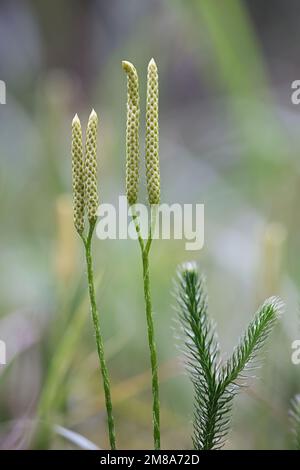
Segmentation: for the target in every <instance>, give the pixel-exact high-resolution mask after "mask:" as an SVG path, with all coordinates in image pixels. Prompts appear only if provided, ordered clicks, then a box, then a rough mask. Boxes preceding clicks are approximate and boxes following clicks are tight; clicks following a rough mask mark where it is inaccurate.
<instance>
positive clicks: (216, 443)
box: [176, 263, 282, 450]
mask: <svg viewBox="0 0 300 470" xmlns="http://www.w3.org/2000/svg"><path fill="white" fill-rule="evenodd" d="M176 296H177V302H178V311H179V318H180V323H181V327H182V332H183V336H184V346H185V348H184V349H185V354H186V358H187V361H186V362H187V368H188V370H189V373H190V375H191V380H192V383H193V386H194V394H195V405H194V419H193V427H194V433H193V438H192V439H193V444H194V447H195V449H198V450H210V449H219V448H221V447H222V445H223V443H224V439H225V437H226V435H227V433H228V430H229V426H230V417H231V408H232V401H233V398H234V396H235V395H236V394H237V392H238V391H239V390H240V388H241V387H242V385H244V382H245V373H246V371H247V370H248V369H249V368H250V367H252V368H253V361H254V359H255V358H256V356H257V354H258V352H259V351H260V350H261V348H262V347H263V346H264V344H265V342H266V340H267V338H268V336H269V334H270V332H271V330H272V327H273V326H274V323H275V321H276V320H277V318H278V316H279V314H280V311H281V308H282V304H281V302H280V301H279V300H278V299H277V298H270V299H268V300H266V301H265V303H264V304H263V305H262V306H261V307H260V308H259V310H258V311H257V313H256V315H255V317H254V319H253V320H252V322H251V323H250V325H249V326H248V328H247V330H246V332H245V334H244V335H243V337H242V338H241V339H240V341H239V344H238V346H237V347H236V348H235V350H234V352H233V354H232V356H231V357H230V358H229V359H228V360H227V362H226V363H225V364H224V365H222V364H221V358H220V348H219V343H218V339H217V335H216V332H215V329H214V326H213V324H212V322H211V320H210V319H209V317H208V304H207V293H206V287H205V281H204V279H203V277H201V276H199V273H198V270H197V266H196V264H194V263H188V264H185V265H183V266H182V267H181V268H180V269H179V271H178V283H177V289H176Z"/></svg>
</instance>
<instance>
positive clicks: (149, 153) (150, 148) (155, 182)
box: [122, 59, 160, 450]
mask: <svg viewBox="0 0 300 470" xmlns="http://www.w3.org/2000/svg"><path fill="white" fill-rule="evenodd" d="M122 66H123V69H124V70H125V72H126V74H127V123H126V195H127V201H128V204H129V206H132V207H131V209H132V217H133V220H134V223H135V228H136V232H137V235H138V240H139V244H140V248H141V253H142V262H143V281H144V297H145V309H146V320H147V330H148V343H149V350H150V361H151V371H152V396H153V405H152V421H153V440H154V448H155V449H156V450H158V449H160V404H159V381H158V362H157V352H156V344H155V338H154V324H153V313H152V301H151V292H150V273H149V252H150V248H151V244H152V238H153V231H154V229H155V215H156V208H157V204H159V198H160V178H159V156H158V73H157V67H156V64H155V62H154V60H153V59H152V60H151V61H150V62H149V65H148V78H147V106H146V155H145V161H146V179H147V190H148V202H149V205H150V207H151V214H150V219H151V220H150V229H149V234H148V239H147V240H146V241H145V242H144V240H143V239H142V237H141V233H140V226H139V222H138V218H137V215H136V213H135V208H134V204H136V203H137V199H138V183H139V115H140V108H139V85H138V84H139V82H138V74H137V71H136V69H135V67H134V66H133V65H132V64H131V63H130V62H127V61H123V62H122Z"/></svg>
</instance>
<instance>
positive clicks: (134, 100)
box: [122, 60, 140, 205]
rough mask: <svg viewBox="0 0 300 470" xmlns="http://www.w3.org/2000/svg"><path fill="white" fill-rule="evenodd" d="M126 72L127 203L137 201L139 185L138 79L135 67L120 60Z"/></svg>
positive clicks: (130, 203)
mask: <svg viewBox="0 0 300 470" xmlns="http://www.w3.org/2000/svg"><path fill="white" fill-rule="evenodd" d="M122 67H123V70H124V71H125V72H126V74H127V122H126V195H127V200H128V204H129V205H132V204H135V203H136V202H137V197H138V185H139V158H140V155H139V154H140V150H139V120H140V98H139V79H138V74H137V71H136V69H135V67H134V66H133V65H132V64H131V63H130V62H127V61H125V60H124V61H123V62H122Z"/></svg>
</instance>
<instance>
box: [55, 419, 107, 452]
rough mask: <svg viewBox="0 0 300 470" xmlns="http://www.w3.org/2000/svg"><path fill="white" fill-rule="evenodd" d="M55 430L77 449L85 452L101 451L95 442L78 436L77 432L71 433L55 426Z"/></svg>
mask: <svg viewBox="0 0 300 470" xmlns="http://www.w3.org/2000/svg"><path fill="white" fill-rule="evenodd" d="M53 430H54V431H55V432H56V433H57V434H59V435H60V436H62V437H64V438H65V439H67V441H70V442H72V444H75V445H76V446H77V447H79V448H80V449H83V450H100V448H99V447H97V446H96V444H94V443H93V442H91V441H89V440H88V439H87V438H86V437H84V436H82V435H81V434H78V433H77V432H74V431H71V430H70V429H67V428H64V427H62V426H58V425H55V426H54V427H53Z"/></svg>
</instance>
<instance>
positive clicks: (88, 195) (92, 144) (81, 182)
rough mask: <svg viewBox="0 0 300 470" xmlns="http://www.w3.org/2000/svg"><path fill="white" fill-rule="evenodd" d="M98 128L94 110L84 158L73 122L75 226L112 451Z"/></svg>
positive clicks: (77, 124) (76, 122) (79, 133)
mask: <svg viewBox="0 0 300 470" xmlns="http://www.w3.org/2000/svg"><path fill="white" fill-rule="evenodd" d="M97 127H98V117H97V114H96V112H95V111H94V110H93V111H92V112H91V114H90V117H89V120H88V125H87V131H86V145H85V158H84V151H83V143H82V130H81V124H80V120H79V118H78V116H77V114H76V115H75V117H74V119H73V122H72V179H73V205H74V225H75V228H76V230H77V232H78V234H79V236H80V237H81V239H82V241H83V245H84V249H85V258H86V266H87V277H88V290H89V297H90V305H91V313H92V320H93V326H94V330H95V336H96V344H97V352H98V357H99V362H100V370H101V374H102V380H103V388H104V395H105V405H106V412H107V422H108V434H109V441H110V447H111V449H116V437H115V425H114V418H113V411H112V400H111V390H110V380H109V374H108V369H107V365H106V361H105V356H104V347H103V339H102V333H101V328H100V318H99V312H98V309H97V304H96V295H95V286H94V273H93V261H92V238H93V233H94V230H95V225H96V222H97V209H98V204H99V201H98V189H97ZM85 216H86V217H85ZM85 218H87V222H88V228H87V230H86V232H85Z"/></svg>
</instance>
